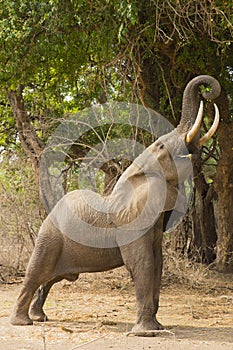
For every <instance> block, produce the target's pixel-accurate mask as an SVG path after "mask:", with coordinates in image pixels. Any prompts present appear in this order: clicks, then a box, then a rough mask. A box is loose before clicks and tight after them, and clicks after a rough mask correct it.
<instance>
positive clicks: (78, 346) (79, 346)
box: [71, 334, 107, 350]
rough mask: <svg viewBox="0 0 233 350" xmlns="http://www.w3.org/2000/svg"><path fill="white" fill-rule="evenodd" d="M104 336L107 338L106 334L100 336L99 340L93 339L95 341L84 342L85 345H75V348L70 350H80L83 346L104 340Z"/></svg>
mask: <svg viewBox="0 0 233 350" xmlns="http://www.w3.org/2000/svg"><path fill="white" fill-rule="evenodd" d="M106 336H107V334H105V335H102V336H101V337H99V338H95V339H92V340H90V341H88V342H86V343H84V344H80V345H77V346H75V347H74V348H72V349H71V350H75V349H78V348H81V347H82V346H85V345H88V344H90V343H93V342H95V341H97V340H99V339H102V338H105V337H106Z"/></svg>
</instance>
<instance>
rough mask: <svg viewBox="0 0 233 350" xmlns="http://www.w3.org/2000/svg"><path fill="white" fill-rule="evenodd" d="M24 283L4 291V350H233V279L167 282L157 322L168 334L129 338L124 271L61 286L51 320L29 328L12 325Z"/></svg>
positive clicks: (129, 299) (0, 326)
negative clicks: (18, 296) (11, 315)
mask: <svg viewBox="0 0 233 350" xmlns="http://www.w3.org/2000/svg"><path fill="white" fill-rule="evenodd" d="M19 289H20V283H14V284H1V285H0V305H1V308H0V349H1V350H24V349H29V350H64V349H66V350H75V349H79V348H80V349H89V350H92V349H95V350H103V349H104V350H105V349H111V350H142V349H145V350H149V349H150V350H154V349H159V350H171V349H172V350H181V349H182V350H183V349H185V350H194V349H196V350H197V349H201V350H205V349H209V350H230V349H231V350H232V349H233V324H232V322H233V277H232V276H223V275H222V276H219V275H216V274H215V275H214V276H212V277H208V278H206V281H204V282H203V283H200V285H199V286H195V288H192V287H191V286H190V285H179V284H171V283H170V282H169V283H167V282H166V281H165V282H164V286H163V288H162V291H161V301H160V309H159V315H158V319H159V321H160V322H162V324H163V325H164V326H165V327H166V329H167V330H169V332H167V333H166V332H165V333H159V334H158V336H157V337H135V336H132V335H129V336H126V332H127V331H129V330H130V329H131V327H132V325H133V322H134V319H135V312H136V306H135V296H134V290H133V286H132V284H131V282H130V280H129V277H128V274H127V273H126V272H125V270H124V269H123V268H121V269H117V270H115V271H109V272H105V273H99V274H93V275H82V276H81V277H80V279H79V280H78V281H77V282H75V283H69V282H66V281H64V282H61V283H60V284H57V285H56V286H54V288H53V289H52V291H51V293H50V295H49V298H48V301H47V303H46V306H45V310H46V313H47V315H48V317H49V319H50V321H49V322H46V323H45V324H40V323H36V324H35V325H33V326H29V327H18V326H17V327H15V326H11V325H10V324H9V315H10V312H11V309H12V307H13V304H14V302H15V299H16V297H17V295H18V293H19Z"/></svg>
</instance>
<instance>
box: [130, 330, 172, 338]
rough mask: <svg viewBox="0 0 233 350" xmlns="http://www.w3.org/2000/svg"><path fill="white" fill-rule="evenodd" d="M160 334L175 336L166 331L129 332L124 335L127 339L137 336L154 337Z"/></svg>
mask: <svg viewBox="0 0 233 350" xmlns="http://www.w3.org/2000/svg"><path fill="white" fill-rule="evenodd" d="M160 333H167V334H171V335H173V336H175V333H174V332H171V331H169V330H167V329H163V330H151V331H142V332H137V331H130V332H126V333H125V335H126V336H127V337H128V336H129V335H138V336H151V337H153V336H155V335H158V334H160Z"/></svg>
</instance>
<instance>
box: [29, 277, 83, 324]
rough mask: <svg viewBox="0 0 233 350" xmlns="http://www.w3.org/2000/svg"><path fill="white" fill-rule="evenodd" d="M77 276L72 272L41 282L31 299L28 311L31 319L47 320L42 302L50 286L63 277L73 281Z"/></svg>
mask: <svg viewBox="0 0 233 350" xmlns="http://www.w3.org/2000/svg"><path fill="white" fill-rule="evenodd" d="M77 278H78V275H74V274H69V275H64V276H57V277H55V278H54V279H52V280H51V281H49V282H47V283H45V284H42V285H41V286H40V287H39V288H38V290H37V291H36V293H35V295H34V299H33V301H32V304H31V307H30V311H29V315H30V318H31V319H32V320H33V321H37V322H44V321H47V320H48V318H47V316H46V314H45V313H44V310H43V306H44V303H45V301H46V298H47V296H48V294H49V291H50V289H51V288H52V286H53V285H54V284H55V283H57V282H60V281H62V280H63V279H67V280H68V281H71V282H73V281H75V280H76V279H77Z"/></svg>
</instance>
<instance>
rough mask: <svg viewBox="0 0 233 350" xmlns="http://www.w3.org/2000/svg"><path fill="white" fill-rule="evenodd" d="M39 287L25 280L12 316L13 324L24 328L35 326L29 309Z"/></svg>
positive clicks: (27, 279)
mask: <svg viewBox="0 0 233 350" xmlns="http://www.w3.org/2000/svg"><path fill="white" fill-rule="evenodd" d="M39 285H40V284H38V283H32V282H31V281H30V279H29V278H25V280H24V282H23V286H22V288H21V291H20V294H19V296H18V299H17V301H16V304H15V306H14V309H13V312H12V315H11V320H10V321H11V324H13V325H22V326H26V325H32V324H33V322H32V320H31V319H30V318H29V316H28V309H29V306H30V303H31V300H32V298H33V295H34V293H35V291H36V290H37V288H38V287H39Z"/></svg>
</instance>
